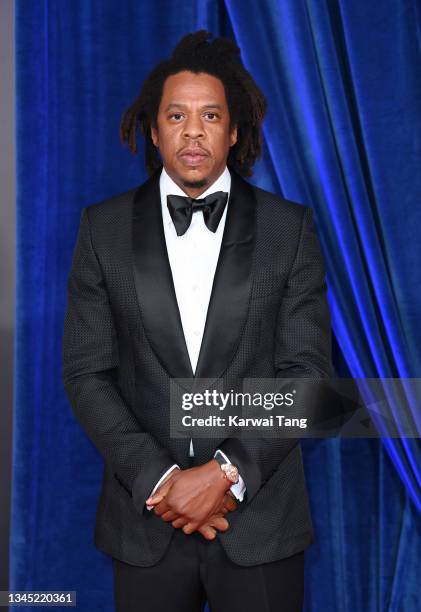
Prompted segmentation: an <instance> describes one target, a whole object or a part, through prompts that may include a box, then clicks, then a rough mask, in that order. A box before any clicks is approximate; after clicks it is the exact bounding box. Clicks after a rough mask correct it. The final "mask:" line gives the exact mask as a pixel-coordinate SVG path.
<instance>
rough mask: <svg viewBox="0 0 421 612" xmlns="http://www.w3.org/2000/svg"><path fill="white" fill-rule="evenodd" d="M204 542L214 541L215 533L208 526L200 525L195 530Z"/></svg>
mask: <svg viewBox="0 0 421 612" xmlns="http://www.w3.org/2000/svg"><path fill="white" fill-rule="evenodd" d="M197 531H198V532H199V533H201V534H202V536H203V537H204V538H205V539H206V540H214V539H215V538H216V531H215V529H213V527H211V526H210V525H201V526H200V527H199V529H198V530H197Z"/></svg>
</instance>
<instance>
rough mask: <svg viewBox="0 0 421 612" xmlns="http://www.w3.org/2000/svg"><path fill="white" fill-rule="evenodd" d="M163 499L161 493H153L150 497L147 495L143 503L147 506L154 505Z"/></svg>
mask: <svg viewBox="0 0 421 612" xmlns="http://www.w3.org/2000/svg"><path fill="white" fill-rule="evenodd" d="M163 499H164V495H163V493H155V494H154V495H151V496H150V497H148V499H147V500H146V501H145V504H146V505H147V506H154V505H156V504H159V502H160V501H162V500H163Z"/></svg>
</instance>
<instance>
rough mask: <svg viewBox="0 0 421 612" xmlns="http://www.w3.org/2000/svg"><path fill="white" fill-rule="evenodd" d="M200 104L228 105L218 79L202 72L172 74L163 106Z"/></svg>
mask: <svg viewBox="0 0 421 612" xmlns="http://www.w3.org/2000/svg"><path fill="white" fill-rule="evenodd" d="M189 102H200V103H203V104H211V103H212V102H214V103H215V104H221V105H225V104H226V98H225V89H224V85H223V83H222V81H221V80H220V79H218V78H217V77H215V76H213V75H211V74H207V73H204V72H200V73H198V74H196V73H194V72H189V71H187V70H184V71H182V72H178V73H177V74H172V75H170V76H169V77H167V79H166V80H165V83H164V87H163V90H162V98H161V106H162V105H167V104H170V103H172V104H174V103H180V104H185V103H189Z"/></svg>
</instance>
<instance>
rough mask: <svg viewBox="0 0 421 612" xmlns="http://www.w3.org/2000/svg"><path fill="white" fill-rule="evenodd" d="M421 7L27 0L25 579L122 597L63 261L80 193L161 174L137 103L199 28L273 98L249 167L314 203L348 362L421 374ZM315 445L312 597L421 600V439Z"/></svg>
mask: <svg viewBox="0 0 421 612" xmlns="http://www.w3.org/2000/svg"><path fill="white" fill-rule="evenodd" d="M420 13H421V7H420V4H419V2H418V1H417V0H400V1H399V0H382V1H381V2H371V3H370V2H367V0H341V1H338V0H336V1H333V0H325V1H319V0H277V1H275V0H260V1H258V2H257V1H253V0H241V1H240V0H226V1H225V2H224V1H222V0H221V1H218V0H196V1H193V0H190V1H187V0H185V1H181V2H173V1H172V0H156V1H155V2H149V1H146V0H143V1H139V0H118V1H117V0H42V1H41V0H38V1H32V2H25V1H22V0H17V2H16V65H17V75H16V78H17V148H18V159H17V185H18V199H17V221H18V236H17V244H18V246H17V249H18V250H17V258H18V278H17V339H16V380H15V392H16V395H15V397H16V400H15V401H16V404H15V420H14V460H13V466H14V467H13V495H12V533H11V561H12V566H11V584H10V588H11V589H19V590H25V589H27V590H29V589H34V590H43V589H48V590H53V589H72V590H76V591H77V593H78V609H79V610H81V611H84V612H93V611H96V610H100V611H101V612H107V611H109V612H111V610H113V603H112V576H111V562H110V559H109V558H108V557H106V556H105V555H103V554H102V553H100V552H98V551H97V550H96V549H95V548H94V545H93V529H94V519H95V505H96V500H97V496H98V494H99V485H100V475H101V464H102V461H101V458H100V456H99V455H98V454H97V452H96V450H95V449H94V447H93V445H92V444H91V443H90V441H89V440H88V439H87V438H86V437H85V436H84V434H83V433H82V430H81V429H80V427H79V426H78V424H77V423H76V421H75V419H74V417H73V414H72V412H71V409H70V407H69V405H68V402H67V399H66V397H65V394H64V390H63V387H62V383H61V340H62V327H63V315H64V308H65V292H66V279H67V274H68V271H69V268H70V261H71V254H72V249H73V246H74V243H75V238H76V231H77V227H78V224H79V218H80V210H81V208H82V207H84V206H87V205H89V204H91V203H93V202H95V201H98V200H100V199H102V198H106V197H108V196H111V195H113V194H116V193H119V192H122V191H125V190H127V189H129V188H131V187H133V186H135V185H137V184H140V183H141V182H143V180H144V179H145V178H146V173H145V171H144V168H143V158H142V156H140V157H137V158H135V157H132V156H131V154H130V153H129V151H128V149H125V148H123V146H122V145H121V144H120V142H119V138H118V126H119V121H120V117H121V114H122V112H123V110H124V109H125V108H126V107H127V106H128V105H129V103H130V102H131V101H132V100H133V99H134V97H135V96H136V95H137V92H138V89H139V87H140V85H141V83H142V81H143V79H144V78H145V76H146V74H147V73H148V71H149V70H150V69H151V68H152V67H153V66H154V65H155V64H156V63H157V62H158V61H159V60H161V59H162V58H164V57H167V56H168V55H169V54H170V52H171V50H172V48H173V46H174V45H175V44H176V43H177V42H178V40H179V39H180V37H181V36H182V35H184V34H185V33H187V32H191V31H194V30H197V29H199V28H206V29H208V30H210V31H211V32H213V33H214V35H228V36H231V37H233V38H234V39H235V40H236V41H237V43H238V44H239V46H240V48H241V49H242V58H243V61H244V63H245V65H246V67H247V68H248V69H249V70H250V71H251V73H252V74H253V76H254V77H255V79H256V81H257V82H258V84H259V85H260V87H261V88H262V89H263V91H264V93H265V94H266V96H267V98H268V102H269V113H268V116H267V119H266V121H265V132H264V134H265V153H264V157H263V159H262V160H261V161H260V162H259V164H258V166H257V167H256V171H255V175H254V176H253V178H252V182H254V183H256V184H258V185H259V186H262V187H264V188H266V189H269V190H271V191H276V192H279V193H282V194H283V195H284V196H285V197H287V198H289V199H291V200H294V201H297V202H301V203H303V204H306V205H311V206H312V207H313V208H314V211H315V219H316V224H317V229H318V232H319V237H320V241H321V244H322V248H323V251H324V255H325V258H326V263H327V272H328V286H329V302H330V306H331V311H332V321H333V329H334V334H335V345H334V354H335V365H336V368H337V370H338V373H339V374H340V375H344V376H346V375H353V376H361V377H365V376H367V377H377V376H385V377H395V376H396V377H397V376H401V377H419V376H421V351H420V346H421V329H420V325H419V316H420V312H421V291H420V287H421V266H420V255H421V252H420V251H421V248H420V244H421V239H420V236H421V207H420V197H421V173H420V161H421V159H420V152H421V78H420V60H421V58H420V30H421V18H420ZM413 416H414V420H415V421H416V420H417V419H418V423H419V414H416V413H414V415H413ZM303 447H304V459H305V467H306V474H307V482H308V486H309V492H310V502H311V507H312V512H313V517H314V523H315V528H316V535H317V541H316V543H315V544H314V545H313V546H312V547H311V548H310V549H308V551H307V553H306V571H307V574H306V606H305V609H306V610H308V611H319V610H320V611H323V612H329V611H340V612H347V611H349V612H366V611H372V610H373V611H374V610H382V611H383V610H390V611H399V612H412V611H414V612H415V610H419V605H420V604H419V598H420V595H421V593H420V589H421V587H420V583H421V580H420V576H421V565H420V559H421V522H420V510H421V488H420V483H421V475H420V474H421V450H420V445H419V440H406V441H396V440H394V441H390V440H389V441H388V440H383V441H379V440H358V441H355V440H342V441H340V440H325V441H310V440H306V441H305V443H303ZM11 609H13V608H11ZM168 609H169V610H170V609H171V606H170V604H169V607H168ZM280 610H281V603H280Z"/></svg>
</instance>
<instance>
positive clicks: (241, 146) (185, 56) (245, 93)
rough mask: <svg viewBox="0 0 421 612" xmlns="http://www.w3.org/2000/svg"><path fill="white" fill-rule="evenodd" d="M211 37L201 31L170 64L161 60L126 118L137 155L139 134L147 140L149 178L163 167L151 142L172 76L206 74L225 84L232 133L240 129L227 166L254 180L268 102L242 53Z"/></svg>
mask: <svg viewBox="0 0 421 612" xmlns="http://www.w3.org/2000/svg"><path fill="white" fill-rule="evenodd" d="M211 36H212V34H211V32H207V31H206V30H199V31H197V32H193V33H191V34H187V35H186V36H184V37H183V38H182V39H181V40H180V42H179V43H178V44H177V45H176V47H175V48H174V50H173V53H172V56H171V57H170V58H169V59H166V60H163V61H161V62H160V63H159V64H158V65H157V66H156V67H155V68H154V69H153V70H152V72H150V73H149V75H148V76H147V78H146V80H145V82H144V83H143V85H142V87H141V90H140V93H139V95H138V96H137V98H136V99H135V101H134V102H133V104H131V106H129V108H128V109H127V110H126V111H125V112H124V113H123V116H122V119H121V122H120V139H121V141H122V142H123V143H127V144H128V146H129V148H130V150H131V152H132V153H133V154H137V152H138V149H137V144H136V131H140V133H141V134H142V135H143V136H144V138H145V164H146V169H147V172H148V174H149V175H151V174H153V173H154V172H155V170H157V169H158V168H160V167H162V161H161V160H160V158H159V156H158V152H157V149H156V148H155V145H154V144H153V141H152V137H151V126H153V127H156V122H157V115H158V109H159V104H160V102H161V97H162V91H163V86H164V83H165V80H166V79H167V77H169V76H170V75H173V74H177V73H178V72H181V71H183V70H188V71H190V72H193V73H196V74H198V73H201V72H204V73H207V74H210V75H212V76H215V77H217V78H218V79H220V80H221V81H222V83H223V85H224V89H225V96H226V99H227V104H228V109H229V114H230V130H231V129H232V128H233V127H234V126H235V125H237V142H236V143H235V145H233V146H232V147H231V148H230V152H229V155H228V159H227V164H228V165H230V166H231V167H233V168H234V169H235V170H236V171H237V172H238V173H239V174H241V175H242V176H244V177H247V176H251V175H252V166H253V165H254V163H255V161H256V158H257V157H260V156H261V154H262V135H261V123H262V121H263V118H264V116H265V113H266V108H267V104H266V99H265V97H264V95H263V93H262V92H261V91H260V89H259V88H258V86H257V85H256V83H255V81H254V80H253V78H252V76H251V75H250V73H249V72H248V71H247V70H246V69H245V68H244V66H243V65H242V63H241V60H240V58H239V55H240V49H239V47H237V45H236V44H235V43H234V42H233V41H232V40H231V39H229V38H223V37H220V38H215V39H214V40H213V41H212V42H210V43H209V42H207V39H208V38H210V37H211Z"/></svg>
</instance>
